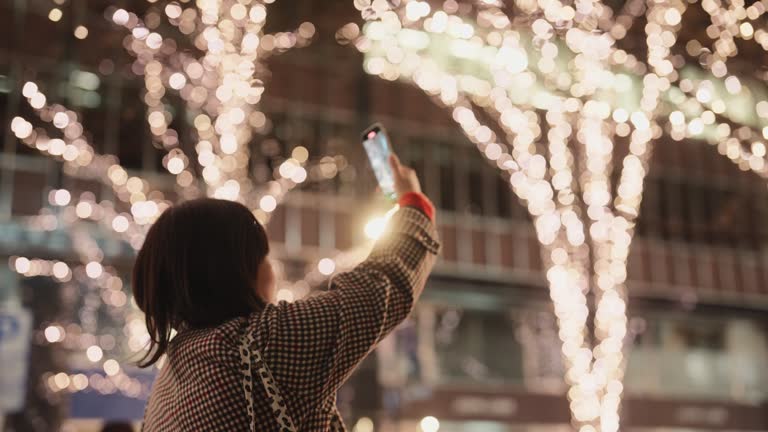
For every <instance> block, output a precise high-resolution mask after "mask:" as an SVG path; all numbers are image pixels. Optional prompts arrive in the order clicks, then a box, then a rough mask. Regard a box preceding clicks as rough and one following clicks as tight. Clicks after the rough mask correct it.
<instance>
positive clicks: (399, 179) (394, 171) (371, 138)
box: [363, 123, 421, 201]
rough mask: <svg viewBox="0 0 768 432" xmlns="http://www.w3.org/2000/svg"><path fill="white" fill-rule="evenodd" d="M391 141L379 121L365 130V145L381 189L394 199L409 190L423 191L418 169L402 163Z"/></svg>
mask: <svg viewBox="0 0 768 432" xmlns="http://www.w3.org/2000/svg"><path fill="white" fill-rule="evenodd" d="M389 143H390V141H389V136H388V135H387V133H386V131H385V130H384V127H383V126H381V124H379V123H374V124H373V125H371V126H370V127H369V128H368V129H366V130H365V132H363V147H364V148H365V152H366V153H367V154H368V159H369V160H370V162H371V167H372V168H373V173H374V175H375V176H376V180H377V181H378V182H379V187H380V188H381V191H382V192H384V195H385V196H386V197H387V198H389V199H390V200H392V201H395V200H396V199H397V198H399V197H400V196H402V195H403V194H405V193H408V192H421V184H420V183H419V178H418V177H417V176H416V171H414V170H413V168H410V167H407V166H405V165H402V164H401V163H400V159H399V158H398V157H397V155H396V154H395V153H393V152H392V149H391V148H390V144H389Z"/></svg>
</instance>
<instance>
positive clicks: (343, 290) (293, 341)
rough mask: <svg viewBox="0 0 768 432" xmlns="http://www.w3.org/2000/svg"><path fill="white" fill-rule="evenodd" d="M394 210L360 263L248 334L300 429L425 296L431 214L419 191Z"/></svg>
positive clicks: (270, 311) (433, 247) (271, 312)
mask: <svg viewBox="0 0 768 432" xmlns="http://www.w3.org/2000/svg"><path fill="white" fill-rule="evenodd" d="M399 202H400V204H401V209H400V210H398V211H397V212H396V213H395V214H394V215H393V216H392V219H391V220H390V222H389V225H388V232H387V233H386V234H385V235H384V236H383V237H382V238H380V239H379V240H378V241H377V243H376V245H375V246H374V248H373V250H372V252H371V254H370V255H369V256H368V258H367V259H366V260H365V261H364V262H362V263H361V264H359V265H358V266H357V267H355V268H354V269H353V270H351V271H348V272H345V273H341V274H338V275H337V276H336V277H334V278H333V279H332V280H331V282H330V289H329V291H327V292H324V293H322V294H318V295H316V296H312V297H310V298H308V299H306V300H300V301H297V302H294V303H285V302H283V303H280V304H278V305H270V306H268V307H267V308H266V310H265V311H264V313H263V314H262V315H261V317H260V318H259V320H258V325H257V326H256V327H258V330H255V328H254V327H251V329H252V330H251V331H254V330H255V331H258V332H259V337H258V339H259V340H260V341H261V346H262V353H263V355H264V359H265V361H266V363H267V364H268V366H269V367H270V368H271V369H272V372H273V374H274V376H275V379H276V380H277V381H278V385H279V387H280V391H281V392H282V393H283V396H284V397H285V398H286V399H287V400H288V401H289V409H290V411H291V415H292V416H293V417H294V419H295V420H296V421H297V422H299V423H301V421H302V420H301V419H302V418H304V417H305V416H306V414H307V413H309V412H310V411H311V410H314V409H317V408H318V406H319V405H321V404H327V405H329V408H330V407H332V404H333V399H334V396H335V393H336V390H337V389H338V388H339V386H340V385H341V384H342V383H343V382H344V381H345V380H346V379H347V377H348V376H349V375H350V373H351V372H352V371H353V370H354V368H355V366H357V365H358V364H359V363H360V362H361V361H362V360H363V359H364V358H365V356H366V355H367V354H368V353H369V352H370V351H371V350H372V349H373V348H374V347H375V346H376V344H377V343H378V342H379V341H380V340H381V339H382V338H383V337H384V336H386V335H387V334H388V333H389V332H390V331H392V329H394V328H395V327H396V326H397V325H398V324H399V323H400V322H402V321H403V320H404V319H405V318H406V317H407V316H408V314H409V313H410V311H411V310H412V308H413V305H414V303H415V301H416V300H417V299H418V297H419V295H420V294H421V292H422V290H423V289H424V285H425V283H426V280H427V277H428V276H429V273H430V271H431V270H432V267H433V265H434V263H435V259H436V256H437V253H438V250H439V247H440V246H439V243H438V240H437V230H436V227H435V223H434V220H433V218H434V209H433V207H432V205H431V203H430V202H429V200H428V199H427V198H426V197H424V196H423V195H421V194H420V193H419V192H417V191H410V192H406V193H402V194H401V196H400V200H399ZM254 324H256V323H254Z"/></svg>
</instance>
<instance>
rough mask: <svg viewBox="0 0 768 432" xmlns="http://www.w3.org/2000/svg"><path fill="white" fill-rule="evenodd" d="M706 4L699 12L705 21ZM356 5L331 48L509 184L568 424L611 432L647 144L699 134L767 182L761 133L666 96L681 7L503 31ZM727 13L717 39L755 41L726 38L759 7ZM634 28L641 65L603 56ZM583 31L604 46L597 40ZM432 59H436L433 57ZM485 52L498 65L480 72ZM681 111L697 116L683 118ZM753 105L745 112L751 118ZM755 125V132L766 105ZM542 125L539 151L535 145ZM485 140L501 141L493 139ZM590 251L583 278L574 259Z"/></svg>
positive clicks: (546, 15) (717, 104) (706, 95)
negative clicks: (538, 262)
mask: <svg viewBox="0 0 768 432" xmlns="http://www.w3.org/2000/svg"><path fill="white" fill-rule="evenodd" d="M385 3H386V4H385ZM705 3H706V4H705V5H704V7H705V9H706V8H709V9H711V10H712V11H715V9H717V8H719V7H720V6H719V3H717V2H713V1H709V0H707V2H705ZM355 5H356V6H357V7H358V9H360V10H361V11H362V12H363V16H364V18H366V19H368V20H373V21H372V22H369V23H368V24H366V27H365V29H364V32H363V36H362V37H360V38H357V34H358V32H356V31H352V30H354V29H355V27H354V25H352V24H349V25H347V26H345V27H344V28H342V29H341V30H339V32H338V33H337V37H340V38H343V37H345V35H347V36H346V37H348V38H349V39H351V42H353V43H354V45H355V46H356V47H357V48H358V49H359V50H361V51H363V52H364V53H365V54H366V58H365V69H366V71H367V72H369V73H371V74H375V75H379V76H381V77H382V78H384V79H388V80H394V79H404V80H406V81H410V82H412V83H414V84H415V85H416V86H418V87H420V88H421V89H422V90H424V91H425V92H426V93H428V94H430V95H432V96H433V97H434V98H435V99H436V100H437V101H439V102H440V103H441V104H443V105H446V106H448V107H449V108H450V109H451V110H452V112H453V119H454V120H455V121H456V122H457V123H458V124H459V125H460V126H461V128H462V130H463V131H464V133H465V134H466V135H467V136H468V137H469V138H470V140H472V141H473V142H474V143H475V144H476V145H477V147H478V150H480V151H481V152H482V154H483V155H484V156H485V157H486V158H487V159H488V160H489V161H490V162H493V163H494V164H495V165H496V166H497V167H499V168H500V169H502V170H503V171H505V172H506V173H507V174H508V175H509V176H510V177H509V178H510V183H511V186H512V188H513V190H514V191H515V193H516V194H517V195H518V196H519V197H520V198H521V199H522V200H523V202H524V203H525V204H526V206H527V208H528V210H529V212H530V213H531V215H532V216H533V220H534V225H535V228H536V233H537V235H538V238H539V240H540V242H541V243H542V253H543V255H544V257H545V261H547V262H548V271H547V279H548V281H549V284H550V292H551V294H552V299H553V301H554V303H555V312H556V315H557V317H558V322H559V326H560V336H561V339H562V342H563V354H564V356H565V359H566V378H567V381H568V383H569V384H570V385H571V389H570V391H569V392H568V396H569V400H570V402H571V410H572V414H573V417H574V420H575V421H576V423H577V425H579V427H580V428H581V430H584V431H588V430H601V431H616V430H618V428H619V417H618V409H619V404H620V400H621V394H622V392H623V386H622V385H621V381H622V378H623V368H624V363H625V359H624V355H623V354H624V353H623V340H624V337H625V334H626V322H627V319H626V287H625V282H626V265H627V257H628V254H629V247H630V245H631V240H632V236H633V232H634V221H635V219H636V218H637V215H638V212H639V208H640V202H641V198H642V192H643V179H644V178H645V176H646V174H647V171H648V162H649V160H650V156H651V154H652V152H651V150H652V144H653V143H654V140H655V139H656V138H658V137H659V136H660V135H661V134H662V133H664V132H665V128H666V131H667V132H668V133H669V134H670V135H671V136H672V137H673V138H674V139H683V138H686V137H693V138H698V137H705V138H706V139H710V138H709V137H711V136H712V133H711V132H710V130H711V128H714V129H716V131H717V132H716V133H717V135H716V136H717V137H721V138H720V141H719V145H718V150H719V151H720V152H721V153H723V154H724V155H726V156H728V157H729V158H730V159H731V160H734V161H735V162H737V163H738V164H739V165H740V167H742V168H743V169H750V170H752V171H754V172H756V173H758V174H761V175H763V176H765V174H766V168H765V161H764V156H765V145H764V143H763V141H762V140H763V139H764V138H763V137H761V136H760V133H759V132H755V131H754V130H752V129H749V128H747V129H744V128H740V129H739V130H738V131H734V130H733V128H732V127H730V126H729V125H728V124H726V123H719V124H717V123H718V121H719V120H718V118H717V115H730V111H729V110H730V107H729V105H728V104H727V103H726V102H724V100H723V99H722V98H721V96H720V95H718V94H717V92H716V89H715V87H714V86H713V85H711V83H709V82H708V81H703V80H697V81H691V80H687V81H686V80H682V81H680V79H681V70H682V68H683V66H684V64H682V63H681V62H680V60H681V59H680V57H679V56H678V57H675V56H673V55H672V54H671V51H672V50H671V47H673V46H674V45H675V43H676V39H677V33H678V31H679V29H680V27H681V26H682V25H683V23H684V21H685V20H684V15H685V12H686V10H687V7H689V5H688V4H687V3H685V2H682V1H677V0H671V1H666V0H665V1H657V2H652V3H649V4H648V7H647V8H646V7H645V5H644V2H643V1H630V2H627V3H625V5H624V6H623V8H622V10H621V11H620V14H619V15H618V16H617V17H616V18H615V19H613V18H612V14H611V13H608V14H606V13H604V12H605V9H604V6H602V5H600V4H599V3H593V2H589V1H586V2H577V3H576V4H575V10H574V9H573V8H572V7H571V6H568V5H564V4H562V3H559V2H535V1H531V2H519V3H517V4H516V5H518V6H520V8H521V10H522V11H523V12H524V13H523V14H516V16H515V17H514V18H511V17H509V16H507V15H506V14H505V13H504V12H503V11H502V10H501V3H500V2H494V1H489V2H478V3H476V4H473V5H472V6H471V7H469V8H467V7H465V8H464V9H463V12H461V13H459V10H458V8H457V7H455V5H454V4H453V2H446V3H445V4H444V5H443V8H442V9H443V10H436V11H435V10H430V8H423V7H422V6H421V3H420V2H416V1H408V0H406V1H404V2H402V5H401V6H399V7H398V6H396V5H395V6H392V5H391V4H389V3H387V2H380V4H379V5H378V6H377V5H376V4H375V3H372V2H366V1H360V2H355ZM730 8H731V9H729V12H728V13H729V14H731V15H728V16H726V18H727V19H725V20H723V19H720V20H719V21H718V23H719V24H718V25H721V24H723V23H728V25H729V26H731V27H730V29H731V31H732V30H733V25H736V26H737V27H738V28H739V30H738V31H740V32H741V34H742V36H743V37H746V38H749V37H751V36H752V35H753V34H755V35H756V34H757V32H756V31H755V30H754V29H752V27H751V24H750V25H749V26H746V25H745V26H741V24H743V22H741V21H739V20H743V19H745V16H744V15H745V13H746V14H748V15H749V16H750V19H752V20H754V19H756V18H757V17H759V16H760V15H762V13H763V12H764V11H763V10H761V9H762V6H755V5H753V6H750V8H747V9H748V10H749V12H745V11H744V10H743V9H744V5H742V4H738V3H735V4H733V5H732V6H730ZM740 8H741V9H740ZM542 12H543V13H542ZM574 12H575V13H574ZM708 12H710V11H709V10H708ZM643 13H645V15H646V18H647V20H646V21H647V24H646V27H645V33H646V45H647V47H648V50H647V51H648V58H647V61H646V62H643V61H641V60H639V59H637V58H635V57H634V56H632V55H631V54H629V53H627V52H626V51H623V50H621V49H619V48H618V47H617V41H619V40H621V39H623V38H624V37H625V36H626V34H627V31H628V30H629V28H630V27H631V26H632V25H633V23H634V21H635V19H636V18H638V17H639V16H640V15H642V14H643ZM718 13H719V12H718ZM734 14H735V15H734ZM531 16H534V17H539V18H536V19H532V18H530V17H531ZM733 16H737V19H735V21H734V20H732V19H731V18H732V17H733ZM720 17H721V18H722V15H721V16H720ZM531 19H532V21H531ZM714 20H715V19H714V18H713V21H714ZM595 22H596V23H597V26H598V28H600V29H604V31H602V32H601V31H596V30H595V28H594V25H595ZM467 25H468V26H469V27H466V26H467ZM465 28H466V31H465V30H464V29H465ZM708 32H709V29H708ZM713 33H714V32H713ZM718 35H722V32H718ZM529 41H530V42H529ZM718 43H719V44H720V49H721V51H723V53H724V54H730V55H733V54H734V52H733V51H732V50H731V51H729V50H728V49H730V48H731V47H732V45H729V44H728V43H727V40H726V42H722V38H721V41H720V42H718ZM431 45H434V46H440V47H448V48H449V49H448V53H446V50H445V49H431ZM531 46H533V48H531ZM469 47H472V48H471V49H469ZM688 50H689V52H690V48H688ZM494 53H499V54H501V55H503V61H502V62H499V61H494V60H493V59H494ZM502 53H503V54H502ZM726 57H727V56H724V57H722V58H721V59H714V60H717V61H713V60H712V59H707V65H706V67H707V68H708V69H710V70H711V71H712V74H713V75H714V77H715V79H717V78H722V77H725V75H726V72H727V69H726V68H725V63H724V62H725V59H726ZM563 65H568V67H567V68H564V67H563ZM498 71H503V73H498ZM682 73H689V72H688V71H687V69H686V70H683V71H682ZM631 75H639V76H642V86H641V87H640V89H641V92H639V93H640V94H639V99H638V100H633V99H634V98H633V97H629V98H627V97H619V96H620V95H621V94H622V93H623V94H628V93H627V91H628V90H630V89H631V88H632V87H635V86H636V84H634V83H633V82H632V78H631ZM726 87H727V88H728V90H729V92H731V93H734V94H735V93H739V92H740V91H741V87H742V86H741V84H740V82H739V80H738V79H737V78H735V77H728V78H727V80H726ZM681 97H682V98H683V99H682V100H681V99H680V98H681ZM576 98H578V99H576ZM686 100H687V101H689V102H691V101H692V102H691V103H694V104H695V105H696V106H695V107H694V108H695V109H697V110H698V112H696V113H690V112H689V109H691V108H690V107H691V103H687V104H685V103H683V102H685V101H686ZM761 103H762V102H759V101H758V102H757V104H756V105H755V107H756V111H757V113H758V116H760V113H761V112H762V110H761V105H760V104H761ZM678 106H680V107H684V108H685V109H683V110H678V109H677V107H678ZM672 107H674V108H672ZM764 111H765V112H766V117H768V103H766V104H765V110H764ZM542 113H543V114H542ZM542 116H543V117H544V118H545V119H546V122H547V124H548V128H547V130H548V131H549V132H548V133H547V137H542V136H541V133H542V132H541V129H542V128H541V126H540V125H539V122H540V121H541V117H542ZM481 118H483V119H489V120H481ZM486 121H490V122H491V124H484V122H486ZM732 121H733V120H732ZM498 132H503V133H504V135H505V136H503V137H497V135H496V133H498ZM620 138H626V139H627V140H628V143H629V152H628V154H627V155H626V156H625V158H624V160H623V161H621V165H620V166H619V167H617V168H616V169H618V171H619V174H620V175H619V178H618V184H616V185H612V184H611V183H612V182H613V178H612V176H611V172H613V171H614V170H615V168H614V167H613V166H612V164H613V162H614V161H613V155H614V148H613V147H614V145H615V144H614V143H615V140H616V139H620ZM715 139H717V138H716V137H715ZM574 142H576V143H578V144H577V145H574ZM543 146H547V147H548V154H547V157H546V158H545V157H544V156H543V154H541V153H540V149H541V148H542V147H543ZM571 148H577V149H578V151H576V152H572V151H571ZM576 158H580V159H581V160H580V161H578V162H579V163H575V162H576ZM576 169H578V171H576V172H574V170H576ZM614 191H615V192H614ZM578 194H581V196H578ZM578 202H581V203H583V207H580V206H579V205H578ZM590 249H591V255H592V256H593V260H594V261H593V262H592V263H589V262H588V261H587V260H586V257H587V256H589V255H590ZM590 289H591V290H592V292H593V293H594V295H595V297H596V298H597V302H596V310H595V334H594V340H595V341H596V342H597V344H596V345H595V346H592V345H591V344H590V343H589V342H587V338H585V335H586V331H587V326H586V318H587V316H588V312H589V311H588V309H587V306H586V305H587V303H586V297H585V293H586V292H587V291H589V290H590Z"/></svg>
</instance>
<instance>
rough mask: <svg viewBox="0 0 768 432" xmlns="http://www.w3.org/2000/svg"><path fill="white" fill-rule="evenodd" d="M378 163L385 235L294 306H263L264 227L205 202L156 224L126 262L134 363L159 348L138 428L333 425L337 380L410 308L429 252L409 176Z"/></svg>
mask: <svg viewBox="0 0 768 432" xmlns="http://www.w3.org/2000/svg"><path fill="white" fill-rule="evenodd" d="M390 165H391V166H392V171H393V173H394V177H395V189H396V191H397V194H398V197H399V204H400V206H401V209H400V210H398V211H397V212H396V213H395V214H394V215H393V216H392V219H391V220H390V222H389V230H388V231H389V232H388V234H387V235H385V236H384V237H382V238H381V239H379V240H378V242H377V243H376V245H375V246H374V248H373V251H372V252H371V254H370V255H369V256H368V258H367V259H366V260H365V261H364V262H363V263H362V264H360V265H358V266H357V267H356V268H355V269H353V270H351V271H349V272H346V273H341V274H338V275H336V276H335V277H334V278H333V279H332V281H331V283H330V287H329V290H328V291H326V292H323V293H321V294H318V295H314V296H310V297H309V298H307V299H305V300H299V301H296V302H294V303H286V302H280V303H278V304H274V303H273V301H274V298H275V280H274V275H273V272H272V267H271V266H270V264H269V260H268V259H267V254H268V252H269V245H268V242H267V238H266V234H265V232H264V229H263V228H262V226H261V225H260V224H259V223H258V222H257V221H256V219H255V218H254V217H253V215H252V214H251V212H250V211H249V210H248V209H247V208H246V207H244V206H242V205H240V204H237V203H234V202H229V201H220V200H213V199H203V200H196V201H189V202H186V203H183V204H181V205H179V206H176V207H172V208H170V209H169V210H167V211H165V212H164V213H163V214H162V215H161V216H160V218H158V220H157V222H155V224H154V225H153V226H152V228H151V229H150V230H149V233H148V234H147V238H146V241H145V243H144V245H143V247H142V248H141V251H139V255H138V257H137V259H136V264H135V266H134V269H133V289H134V295H135V298H136V302H137V303H138V305H139V307H140V308H141V310H142V311H144V313H145V314H146V324H147V329H148V330H149V334H150V336H151V343H150V351H149V352H148V353H147V355H146V357H145V358H144V360H143V366H148V365H151V364H154V363H156V362H157V361H158V360H160V358H161V357H162V356H163V355H166V356H167V361H164V362H162V368H161V369H160V371H159V374H158V377H157V380H156V382H155V384H154V387H153V389H152V394H151V396H150V398H149V403H148V405H147V409H146V412H145V416H144V430H145V431H147V432H153V431H248V430H250V431H277V430H279V431H336V430H344V426H343V424H342V421H341V418H340V417H339V413H338V411H337V409H336V406H335V405H336V403H335V399H336V392H337V390H338V388H339V387H340V386H341V384H342V383H344V381H345V380H346V379H347V378H348V377H349V375H350V374H351V373H352V371H353V370H354V369H355V367H356V366H357V365H358V364H359V363H360V362H361V361H362V360H363V358H365V356H366V355H367V354H368V353H369V352H370V351H371V350H372V349H373V348H374V347H375V346H376V344H377V343H378V342H379V341H380V340H381V339H382V338H384V336H386V335H387V334H388V333H389V332H390V331H391V330H392V329H393V328H395V326H397V325H398V324H399V323H400V322H402V321H403V320H404V319H405V317H406V316H407V315H408V313H409V312H410V311H411V309H412V308H413V304H414V302H415V301H416V299H417V298H418V297H419V294H420V293H421V291H422V289H423V288H424V284H425V282H426V279H427V276H428V275H429V273H430V271H431V269H432V266H433V264H434V261H435V256H436V254H437V252H438V249H439V244H438V243H437V240H436V239H437V234H436V229H435V224H434V220H433V219H434V208H433V207H432V204H431V203H430V202H429V200H428V199H427V198H426V197H425V196H424V195H422V194H421V187H420V185H419V181H418V178H417V177H416V174H415V173H414V171H413V170H412V169H410V168H408V167H405V166H402V165H401V164H400V162H399V160H398V159H397V158H396V157H392V158H391V159H390ZM172 330H175V331H177V332H178V334H176V336H175V337H173V338H172V339H171V332H172Z"/></svg>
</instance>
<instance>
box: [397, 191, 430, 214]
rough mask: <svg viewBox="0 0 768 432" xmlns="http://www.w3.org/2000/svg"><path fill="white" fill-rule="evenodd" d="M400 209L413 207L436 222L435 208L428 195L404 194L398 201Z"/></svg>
mask: <svg viewBox="0 0 768 432" xmlns="http://www.w3.org/2000/svg"><path fill="white" fill-rule="evenodd" d="M397 203H398V204H400V207H413V208H416V209H419V210H421V212H422V213H424V214H425V215H427V217H428V218H429V219H430V220H435V206H434V205H432V202H431V201H430V200H429V198H427V197H426V195H424V194H422V193H419V192H407V193H404V194H403V195H402V196H401V197H400V199H398V200H397Z"/></svg>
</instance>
